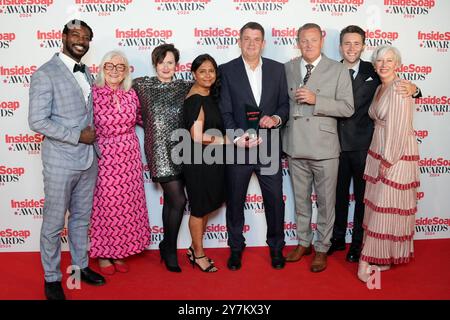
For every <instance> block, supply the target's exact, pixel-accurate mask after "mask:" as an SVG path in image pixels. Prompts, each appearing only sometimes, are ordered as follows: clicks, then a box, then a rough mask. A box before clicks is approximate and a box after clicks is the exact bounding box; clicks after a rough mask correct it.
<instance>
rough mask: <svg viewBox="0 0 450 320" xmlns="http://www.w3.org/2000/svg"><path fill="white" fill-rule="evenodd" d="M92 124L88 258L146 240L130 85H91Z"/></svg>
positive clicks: (115, 253)
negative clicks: (94, 157)
mask: <svg viewBox="0 0 450 320" xmlns="http://www.w3.org/2000/svg"><path fill="white" fill-rule="evenodd" d="M93 100H94V124H95V130H96V135H97V143H98V146H99V148H100V151H101V153H102V155H101V158H99V159H98V177H97V184H96V187H95V192H94V204H93V208H92V217H91V226H90V241H91V245H90V252H89V255H90V257H91V258H97V257H99V258H112V259H122V258H126V257H128V256H130V255H133V254H136V253H139V252H141V251H143V250H144V249H146V248H147V247H148V245H149V244H150V225H149V219H148V211H147V206H146V200H145V192H144V178H143V167H142V157H141V152H140V148H139V141H138V138H137V135H136V132H135V126H136V124H140V125H142V118H141V110H140V104H139V100H138V97H137V95H136V92H135V91H134V90H133V89H130V90H129V91H124V90H122V89H117V90H112V89H111V88H109V87H108V86H107V85H105V86H104V87H103V88H100V87H97V86H95V87H94V88H93Z"/></svg>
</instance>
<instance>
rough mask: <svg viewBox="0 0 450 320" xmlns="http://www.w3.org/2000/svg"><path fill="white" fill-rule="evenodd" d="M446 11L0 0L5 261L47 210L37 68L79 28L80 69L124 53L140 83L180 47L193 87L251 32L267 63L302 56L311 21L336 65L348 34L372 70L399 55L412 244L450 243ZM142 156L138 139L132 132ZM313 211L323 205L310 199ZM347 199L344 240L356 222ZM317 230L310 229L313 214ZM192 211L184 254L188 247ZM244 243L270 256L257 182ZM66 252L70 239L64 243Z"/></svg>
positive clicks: (288, 225) (155, 0) (152, 197)
mask: <svg viewBox="0 0 450 320" xmlns="http://www.w3.org/2000/svg"><path fill="white" fill-rule="evenodd" d="M449 12H450V2H449V1H446V0H57V1H56V0H0V252H12V251H17V252H20V251H38V250H39V235H40V227H41V223H42V213H43V204H44V193H43V182H42V164H41V155H40V149H41V142H42V136H41V135H39V134H36V133H35V132H32V131H31V130H30V129H29V127H28V122H27V116H28V90H29V85H30V78H31V75H32V74H33V72H35V71H36V70H37V68H38V67H39V66H40V65H42V64H43V63H45V62H46V61H47V60H48V59H50V57H51V56H52V55H53V54H54V53H55V52H58V51H60V50H61V47H62V44H61V36H62V34H61V31H62V28H63V26H64V24H65V23H66V22H67V21H69V20H71V19H74V18H77V19H81V20H84V21H86V22H87V23H88V24H89V25H90V26H91V27H92V28H93V31H94V38H93V41H92V42H91V49H90V51H89V52H88V54H87V55H86V56H85V57H84V58H83V61H84V62H85V63H86V64H87V65H88V66H89V68H90V70H91V72H92V73H93V74H94V75H96V74H97V73H98V71H99V70H98V68H99V67H98V65H99V63H100V60H101V58H102V56H103V55H104V54H105V53H106V52H107V51H110V50H113V49H120V50H122V51H123V52H125V54H126V55H127V56H128V58H129V60H130V63H131V66H132V75H133V77H139V76H143V75H154V70H153V68H152V66H151V62H150V54H151V51H152V50H153V48H154V47H155V46H158V45H160V44H163V43H174V44H175V45H176V46H177V47H178V48H179V49H180V51H181V59H180V63H179V65H178V67H177V73H176V78H180V79H192V75H191V73H190V66H191V61H192V60H193V59H194V58H195V57H196V56H197V55H198V54H201V53H209V54H211V55H212V56H214V57H215V58H216V60H217V61H218V63H224V62H227V61H229V60H231V59H233V58H235V57H237V56H239V54H240V51H239V47H238V45H237V39H238V36H239V29H240V27H241V26H242V25H244V24H245V23H246V22H248V21H257V22H259V23H261V24H262V25H263V26H264V28H265V31H266V41H267V44H266V48H265V51H264V56H266V57H268V58H272V59H275V60H277V61H280V62H283V63H284V62H286V61H288V60H290V59H292V58H293V57H295V56H298V55H299V51H298V50H297V49H296V42H295V36H296V30H297V29H298V28H299V27H300V26H301V25H303V24H304V23H307V22H315V23H317V24H319V25H321V27H322V28H323V29H324V31H325V37H326V38H325V39H326V40H325V46H324V49H323V52H324V53H325V54H326V55H327V56H328V57H331V58H333V59H336V60H339V59H341V57H340V53H339V48H338V46H339V32H340V30H341V29H342V28H344V27H345V26H347V25H349V24H357V25H359V26H361V27H362V28H363V29H364V30H366V36H367V40H366V51H365V52H364V54H363V58H364V59H366V60H370V57H371V54H372V52H373V49H374V48H375V47H377V46H379V45H385V44H388V45H394V46H396V47H398V48H399V49H400V51H401V53H402V56H403V64H402V66H401V68H400V69H399V74H400V76H401V77H402V78H405V79H408V80H411V81H413V82H414V83H416V84H417V85H418V86H419V87H420V88H421V89H422V92H423V97H422V98H420V99H416V112H415V120H414V124H415V130H416V131H415V132H416V137H417V141H418V143H419V148H420V156H421V160H420V172H421V187H420V189H419V190H418V193H417V200H418V203H419V211H418V213H417V216H416V235H415V238H416V239H434V238H450V200H449V199H450V197H449V192H448V190H449V188H450V140H449V138H448V137H449V136H450V125H449V124H450V115H449V113H450V112H449V111H450V110H449V109H450V97H449V96H450V86H449V83H450V72H449V71H450V59H449V58H450V52H449V50H450V49H449V47H450V20H449V19H448V14H449ZM136 131H137V134H138V136H139V139H140V141H141V148H142V151H143V145H142V142H143V139H142V138H143V130H142V128H139V127H138V128H136ZM142 161H143V167H144V169H145V170H144V175H145V177H144V178H145V189H146V199H147V205H148V209H149V217H150V224H151V229H152V238H151V239H152V242H151V245H150V247H149V249H152V248H157V245H158V243H159V241H160V240H161V239H162V235H163V229H162V220H161V209H162V204H163V198H162V193H161V189H160V188H159V187H158V185H156V184H154V183H152V182H151V178H150V175H149V171H148V167H147V164H146V160H145V156H143V157H142ZM282 170H283V178H284V201H285V203H286V219H285V235H286V242H287V244H296V243H297V242H296V225H295V224H296V222H295V221H296V220H295V212H294V201H293V193H292V189H291V183H290V177H289V171H288V167H287V162H286V161H283V168H282ZM312 200H313V206H314V207H315V206H316V203H315V201H314V200H315V195H314V194H312ZM353 207H354V201H353V195H352V194H351V195H350V198H349V210H350V214H349V222H348V233H347V240H350V236H351V232H352V219H353ZM314 212H315V213H314V217H313V220H312V227H313V229H315V221H316V218H315V215H316V209H315V208H314ZM188 218H189V207H188V206H187V208H186V212H185V216H184V219H183V224H182V226H181V231H180V236H179V247H187V246H188V245H189V244H190V235H189V230H188V228H187V221H188ZM245 219H246V223H245V230H244V235H245V237H246V239H247V245H249V246H264V245H265V234H266V223H265V218H264V205H263V201H262V196H261V191H260V188H259V185H258V183H257V180H256V178H255V177H253V178H252V180H251V183H250V186H249V188H248V195H247V199H246V203H245ZM61 241H62V242H63V248H64V250H67V249H68V246H67V229H65V230H64V231H63V232H62V234H61ZM226 243H227V229H226V223H225V207H222V208H221V209H219V210H218V212H216V213H215V214H213V215H212V217H211V219H210V221H209V223H208V226H207V232H206V234H205V246H206V247H225V246H226Z"/></svg>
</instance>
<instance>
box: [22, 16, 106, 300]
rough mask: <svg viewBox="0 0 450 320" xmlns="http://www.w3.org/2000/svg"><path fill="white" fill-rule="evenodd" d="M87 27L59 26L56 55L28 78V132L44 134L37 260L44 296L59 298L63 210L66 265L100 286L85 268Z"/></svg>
mask: <svg viewBox="0 0 450 320" xmlns="http://www.w3.org/2000/svg"><path fill="white" fill-rule="evenodd" d="M92 37H93V33H92V29H91V28H90V27H89V26H88V25H87V24H86V23H85V22H83V21H80V20H72V21H70V22H68V23H67V24H66V25H65V26H64V30H63V36H62V43H63V51H62V53H59V54H55V55H54V56H53V57H52V58H51V59H50V60H49V61H48V62H47V63H45V64H44V65H43V66H41V67H40V68H39V69H38V70H37V71H36V72H35V73H34V74H33V76H32V78H31V86H30V105H29V107H30V110H29V116H28V122H29V125H30V128H31V129H32V130H34V131H36V132H39V133H41V134H43V135H44V136H45V139H44V141H43V143H42V164H43V176H44V194H45V203H44V213H43V223H42V228H41V243H40V246H41V260H42V265H43V267H44V272H45V282H44V284H45V285H44V288H45V295H46V297H47V299H49V300H63V299H65V295H64V290H63V288H62V285H61V278H62V274H61V270H60V262H61V237H60V234H61V231H62V230H63V228H64V223H65V214H66V212H67V210H69V212H70V215H69V218H68V231H69V245H70V252H71V256H72V265H73V266H75V269H76V270H78V269H79V270H80V273H78V272H75V274H80V277H81V280H83V281H85V282H87V283H90V284H96V285H100V284H104V283H105V279H104V278H103V277H102V276H101V275H99V274H97V273H95V272H93V271H92V270H91V269H89V267H88V256H87V249H88V227H89V221H90V217H91V210H92V201H93V193H94V187H95V182H96V178H97V154H96V149H95V148H94V144H95V130H94V128H93V110H92V107H93V106H92V94H91V85H92V76H91V74H90V73H89V70H88V69H87V68H85V66H84V65H82V64H80V60H81V58H82V57H83V56H84V55H85V54H86V52H87V51H88V50H89V42H90V41H91V40H92Z"/></svg>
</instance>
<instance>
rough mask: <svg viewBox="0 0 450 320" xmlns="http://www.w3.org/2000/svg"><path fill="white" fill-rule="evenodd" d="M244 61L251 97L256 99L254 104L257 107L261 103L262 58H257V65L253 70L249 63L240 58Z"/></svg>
mask: <svg viewBox="0 0 450 320" xmlns="http://www.w3.org/2000/svg"><path fill="white" fill-rule="evenodd" d="M242 61H244V66H245V72H246V73H247V77H248V81H249V82H250V87H251V88H252V93H253V97H254V98H255V101H256V106H258V107H259V104H260V103H261V92H262V63H263V62H262V59H261V58H259V62H258V65H257V66H256V68H255V70H252V68H251V67H250V65H249V64H248V63H247V62H246V61H245V59H244V58H242Z"/></svg>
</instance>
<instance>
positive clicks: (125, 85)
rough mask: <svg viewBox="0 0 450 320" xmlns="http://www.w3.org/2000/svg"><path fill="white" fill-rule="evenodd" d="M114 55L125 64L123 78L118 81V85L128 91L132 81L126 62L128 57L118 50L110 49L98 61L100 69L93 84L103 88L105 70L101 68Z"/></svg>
mask: <svg viewBox="0 0 450 320" xmlns="http://www.w3.org/2000/svg"><path fill="white" fill-rule="evenodd" d="M114 57H120V58H121V59H122V60H123V63H124V64H125V66H126V70H125V78H124V79H123V80H122V82H121V83H120V87H121V88H122V89H123V90H125V91H128V90H130V88H131V83H132V82H131V81H132V79H131V75H130V64H129V63H128V59H127V57H126V56H125V54H124V53H123V52H121V51H118V50H113V51H110V52H108V53H106V54H105V55H104V56H103V58H102V61H101V62H100V70H99V72H98V75H97V79H96V80H95V84H96V85H97V86H98V87H101V88H103V87H104V86H105V71H104V69H103V68H104V66H105V62H108V61H110V60H111V59H112V58H114Z"/></svg>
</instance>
